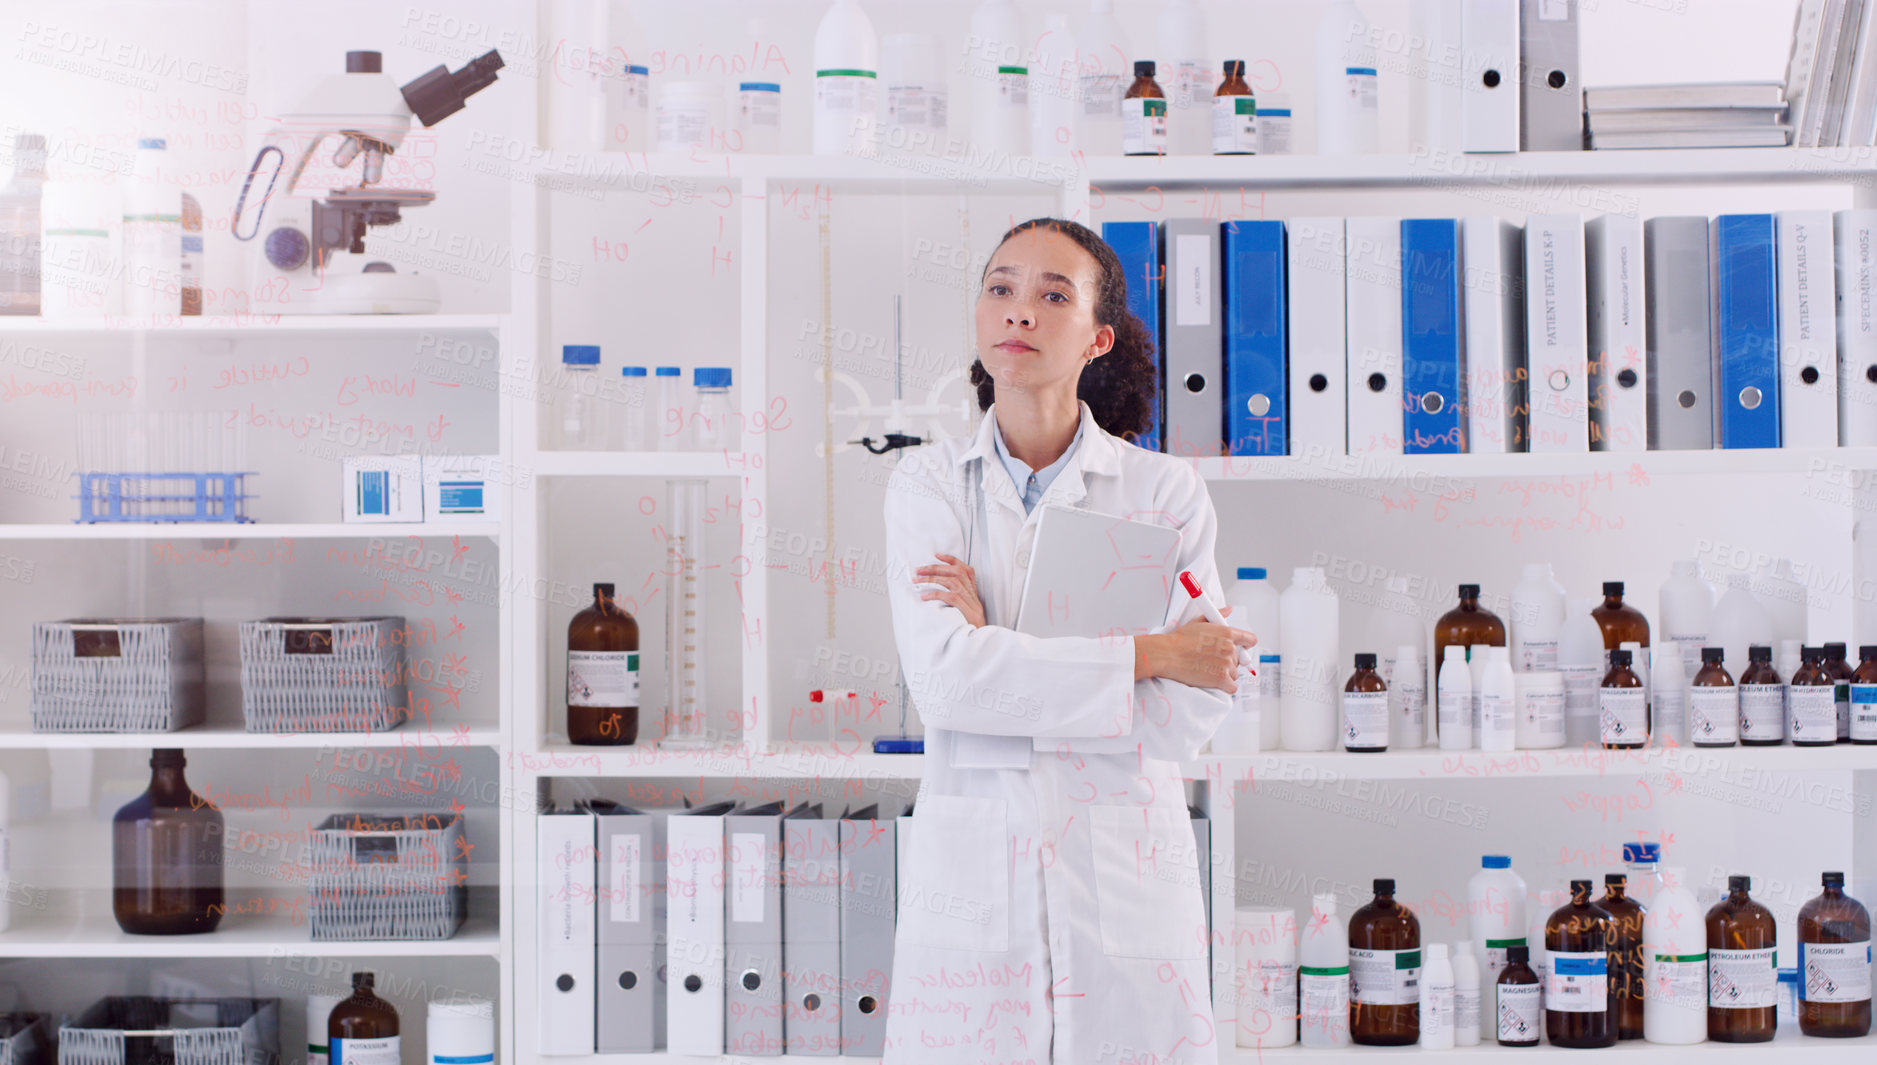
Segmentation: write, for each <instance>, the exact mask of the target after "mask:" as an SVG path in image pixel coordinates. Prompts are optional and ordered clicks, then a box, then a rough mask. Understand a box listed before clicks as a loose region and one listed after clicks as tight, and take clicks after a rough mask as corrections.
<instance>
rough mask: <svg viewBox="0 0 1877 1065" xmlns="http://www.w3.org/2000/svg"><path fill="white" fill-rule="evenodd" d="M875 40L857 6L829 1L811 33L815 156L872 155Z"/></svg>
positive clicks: (850, 0) (856, 0) (853, 1)
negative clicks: (813, 67)
mask: <svg viewBox="0 0 1877 1065" xmlns="http://www.w3.org/2000/svg"><path fill="white" fill-rule="evenodd" d="M879 73H880V38H879V36H878V35H877V34H875V33H874V32H873V20H872V19H870V18H868V17H867V13H866V12H865V11H862V10H861V9H860V0H834V6H833V7H830V8H829V9H828V13H827V14H826V15H823V16H822V17H821V25H820V26H819V27H818V28H816V30H815V154H816V155H848V154H857V155H865V154H867V153H869V152H871V151H873V149H874V145H875V141H876V134H877V133H878V123H879V110H880V87H879Z"/></svg>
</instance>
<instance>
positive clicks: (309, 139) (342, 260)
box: [230, 49, 502, 314]
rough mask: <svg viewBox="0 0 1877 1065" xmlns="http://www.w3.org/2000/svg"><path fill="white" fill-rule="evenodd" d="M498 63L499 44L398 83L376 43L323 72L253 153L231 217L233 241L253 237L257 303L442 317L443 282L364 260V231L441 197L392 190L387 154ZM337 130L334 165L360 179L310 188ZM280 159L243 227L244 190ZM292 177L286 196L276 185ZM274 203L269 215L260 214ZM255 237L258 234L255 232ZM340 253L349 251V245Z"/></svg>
mask: <svg viewBox="0 0 1877 1065" xmlns="http://www.w3.org/2000/svg"><path fill="white" fill-rule="evenodd" d="M501 68H502V57H501V55H499V54H498V53H497V52H495V51H494V50H493V49H491V50H490V51H488V52H487V53H485V54H483V55H480V56H477V57H476V58H474V59H472V60H470V61H469V62H467V63H465V64H464V65H463V67H462V69H461V70H457V71H455V72H452V71H450V69H449V68H448V67H443V66H439V67H436V68H434V69H433V70H431V71H430V72H429V73H427V74H424V75H422V76H421V77H419V78H417V79H416V80H415V81H412V82H411V83H409V84H408V85H404V86H402V87H400V86H399V85H398V84H397V83H396V82H395V81H393V80H391V78H390V77H388V76H387V75H386V74H385V73H384V70H383V57H382V56H381V54H380V53H378V52H347V53H346V54H345V73H344V74H335V75H332V76H329V77H327V78H326V79H325V80H323V81H321V82H320V83H319V86H318V88H316V89H315V90H314V91H313V92H312V93H310V94H309V95H308V96H307V97H306V99H304V100H302V101H301V103H300V106H299V107H298V108H296V109H295V110H294V111H292V112H290V113H288V114H285V115H282V116H281V118H280V120H279V122H278V123H277V124H276V125H275V126H274V128H273V129H271V130H269V131H268V136H267V141H266V143H264V144H263V145H262V146H261V149H260V151H258V152H256V153H255V156H254V162H253V164H252V165H251V166H249V167H248V174H247V178H246V179H245V180H244V181H243V182H242V185H241V196H240V198H239V199H238V200H236V202H235V213H234V218H233V219H232V220H231V222H230V228H231V229H232V230H233V232H234V235H235V239H237V240H241V241H249V242H253V243H251V244H250V246H251V247H254V248H256V249H257V251H258V254H256V255H254V256H252V257H251V258H252V261H253V262H254V266H255V269H254V273H253V289H252V291H253V297H252V306H253V309H254V310H256V311H273V312H277V313H280V314H434V313H436V310H437V307H438V305H439V303H440V302H441V297H440V294H439V292H438V289H437V282H436V279H435V278H433V277H430V276H428V275H425V274H419V273H414V272H409V271H405V272H400V271H398V270H397V269H396V268H394V267H393V266H392V264H390V263H388V262H383V261H367V260H366V259H365V231H366V230H367V229H369V228H370V227H372V226H387V225H393V224H396V223H397V222H398V221H399V220H400V219H401V217H402V216H401V213H400V212H402V211H403V209H404V208H407V207H421V206H423V205H424V204H427V203H429V202H431V201H432V200H434V199H436V198H437V194H436V193H435V192H431V191H429V190H426V189H405V188H385V187H381V186H380V185H379V182H380V181H381V180H382V179H383V177H384V166H385V157H386V156H387V155H392V154H394V153H395V152H396V151H397V150H398V147H399V146H400V145H402V144H403V143H404V136H405V134H406V133H408V132H409V131H410V128H411V119H412V118H413V117H414V118H416V119H417V120H418V121H420V122H422V123H423V124H424V125H425V126H427V127H428V126H433V125H435V124H437V123H438V122H440V121H442V120H443V119H445V118H448V117H449V116H451V115H453V114H455V113H456V112H458V111H461V110H462V109H463V101H464V100H466V99H468V98H469V97H470V96H473V95H474V94H476V93H477V92H480V91H481V90H483V89H485V88H487V87H488V86H489V85H490V84H491V83H493V82H494V81H495V76H496V71H498V70H500V69H501ZM329 137H337V138H340V139H339V143H338V147H337V148H335V149H334V150H333V153H332V159H331V161H332V165H333V166H334V167H335V168H337V170H338V171H339V172H340V173H341V174H342V175H344V176H345V178H346V180H347V181H350V180H351V177H350V175H351V169H350V168H351V167H352V164H353V163H354V162H357V163H358V164H359V166H358V169H357V180H358V183H357V184H356V185H353V186H349V187H339V188H330V189H324V190H320V191H318V192H312V191H302V190H301V188H300V182H301V179H302V177H304V176H305V174H306V170H307V167H308V164H310V163H312V162H313V161H314V160H315V158H316V156H315V153H316V152H318V151H319V148H320V145H321V144H322V143H324V142H325V141H326V140H327V139H328V138H329ZM269 155H272V156H273V157H274V165H273V167H272V168H271V172H270V173H269V176H268V178H267V186H266V188H265V189H264V190H262V191H261V192H260V194H259V197H260V198H259V202H258V203H257V204H256V206H255V210H254V218H253V221H252V223H251V224H250V225H249V226H248V227H247V231H246V232H245V233H244V232H243V231H242V223H243V216H244V214H245V211H246V207H247V201H248V193H249V192H250V190H252V189H253V188H254V186H255V178H256V176H257V175H259V174H260V172H261V171H262V170H263V168H264V166H265V163H266V160H267V157H268V156H269ZM283 172H284V173H285V174H286V176H287V184H286V187H285V188H283V189H281V190H280V199H279V200H278V201H274V192H275V186H276V185H277V184H278V183H279V180H280V177H281V175H282V173H283ZM270 201H273V206H274V211H273V215H272V219H271V224H270V225H269V226H268V227H267V228H266V231H265V232H264V233H263V232H262V221H263V219H264V218H266V217H267V208H268V205H269V203H270ZM256 238H259V239H258V241H257V239H256ZM341 253H343V254H341Z"/></svg>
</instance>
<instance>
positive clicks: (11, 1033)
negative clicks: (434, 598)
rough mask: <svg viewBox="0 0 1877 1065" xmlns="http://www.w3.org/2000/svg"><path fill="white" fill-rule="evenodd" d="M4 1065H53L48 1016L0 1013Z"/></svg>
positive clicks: (0, 1061) (0, 1059) (1, 1064)
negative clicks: (47, 1024)
mask: <svg viewBox="0 0 1877 1065" xmlns="http://www.w3.org/2000/svg"><path fill="white" fill-rule="evenodd" d="M0 1065H52V1031H51V1029H50V1028H48V1027H47V1026H46V1015H45V1014H43V1013H0Z"/></svg>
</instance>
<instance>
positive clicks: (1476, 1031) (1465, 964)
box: [1453, 939, 1484, 1047]
mask: <svg viewBox="0 0 1877 1065" xmlns="http://www.w3.org/2000/svg"><path fill="white" fill-rule="evenodd" d="M1479 996H1480V986H1479V955H1478V954H1477V953H1475V951H1474V949H1473V941H1472V940H1470V939H1462V940H1461V941H1460V942H1458V943H1456V944H1454V948H1453V1041H1454V1043H1455V1044H1456V1045H1458V1046H1463V1047H1471V1046H1478V1045H1479V1040H1480V1030H1481V1025H1482V1024H1483V1023H1484V1018H1482V1017H1481V1016H1480V997H1479Z"/></svg>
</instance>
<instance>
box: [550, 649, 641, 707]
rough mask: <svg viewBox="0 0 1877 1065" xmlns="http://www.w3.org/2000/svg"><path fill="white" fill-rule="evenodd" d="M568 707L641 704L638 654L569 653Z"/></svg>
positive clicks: (626, 652)
mask: <svg viewBox="0 0 1877 1065" xmlns="http://www.w3.org/2000/svg"><path fill="white" fill-rule="evenodd" d="M567 705H568V706H600V707H623V706H638V705H639V652H637V651H569V652H567Z"/></svg>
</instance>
